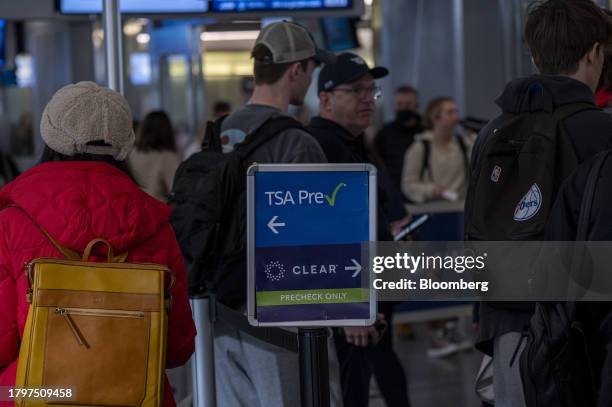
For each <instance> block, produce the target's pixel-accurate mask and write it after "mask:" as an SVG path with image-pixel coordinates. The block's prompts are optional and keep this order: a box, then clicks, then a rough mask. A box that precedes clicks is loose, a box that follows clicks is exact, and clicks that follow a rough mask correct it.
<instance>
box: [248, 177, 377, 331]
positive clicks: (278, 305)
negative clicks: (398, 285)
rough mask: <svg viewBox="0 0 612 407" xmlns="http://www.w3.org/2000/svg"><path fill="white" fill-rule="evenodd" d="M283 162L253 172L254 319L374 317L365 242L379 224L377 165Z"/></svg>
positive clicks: (303, 321)
mask: <svg viewBox="0 0 612 407" xmlns="http://www.w3.org/2000/svg"><path fill="white" fill-rule="evenodd" d="M282 167H283V168H286V169H287V171H279V166H271V165H259V166H255V167H253V168H254V169H255V170H254V171H253V173H252V174H250V178H252V179H250V181H249V188H248V189H249V191H248V192H249V205H250V206H252V208H250V211H249V214H250V217H249V227H250V230H249V237H250V240H253V241H249V245H250V246H249V247H250V258H249V263H250V264H249V266H250V269H249V271H250V273H251V274H252V276H253V277H252V278H253V283H254V284H253V287H252V290H251V292H250V293H249V294H254V298H255V301H254V303H255V304H254V305H255V310H254V312H253V315H251V317H252V322H254V321H253V320H256V323H257V324H268V325H276V324H277V325H289V324H293V325H296V326H298V325H315V324H319V325H326V324H330V325H332V324H333V325H342V324H343V321H344V322H346V324H349V321H350V324H353V325H356V324H357V322H356V321H361V322H364V321H370V320H371V319H372V318H373V315H374V312H373V308H372V304H373V301H372V299H371V298H370V291H369V284H368V281H367V279H365V280H364V276H365V272H363V273H362V270H363V267H362V264H361V258H362V253H361V250H362V243H364V242H368V241H370V240H371V238H372V236H373V234H372V231H373V230H375V225H373V224H372V223H373V216H372V213H373V212H372V211H373V209H375V204H373V203H372V197H373V196H375V195H373V190H374V191H375V188H372V187H371V186H372V185H376V184H375V183H373V182H372V178H373V175H372V173H371V171H372V170H373V169H372V167H369V166H366V165H355V166H353V167H355V170H346V168H348V167H350V166H345V165H344V166H342V167H341V168H342V170H341V171H333V170H331V169H333V168H334V167H333V166H331V165H326V166H324V167H322V166H320V165H311V166H308V165H299V166H289V165H285V166H282ZM309 167H310V168H311V170H307V169H308V168H309ZM323 168H325V170H323ZM338 168H340V167H338ZM267 169H270V171H266V170H267ZM372 189H373V190H372ZM373 201H374V202H375V199H374V200H373ZM251 255H252V256H251ZM364 281H365V282H364ZM332 321H334V322H333V323H332Z"/></svg>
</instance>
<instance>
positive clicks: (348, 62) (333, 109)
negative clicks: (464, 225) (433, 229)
mask: <svg viewBox="0 0 612 407" xmlns="http://www.w3.org/2000/svg"><path fill="white" fill-rule="evenodd" d="M388 73H389V71H388V70H387V68H383V67H375V68H372V69H370V68H369V67H368V65H367V63H366V62H365V61H364V60H363V58H361V57H360V56H359V55H356V54H353V53H348V52H347V53H344V54H341V55H338V57H337V60H336V62H333V63H328V64H326V65H325V66H324V67H323V69H322V70H321V72H320V73H319V83H318V90H319V99H320V111H319V116H317V117H314V118H313V119H312V120H311V121H310V124H309V125H308V130H309V131H310V132H311V134H312V135H313V136H314V137H315V139H316V140H317V141H318V142H319V144H320V145H321V147H322V148H323V151H324V152H325V155H326V157H327V160H328V161H329V162H330V163H367V162H369V163H373V164H377V163H375V162H374V160H373V158H372V156H371V155H370V154H369V153H368V152H367V150H366V147H365V144H364V139H363V134H364V132H365V130H366V129H367V128H368V127H370V126H371V125H372V121H373V116H374V110H375V102H376V100H377V99H379V98H380V96H381V91H380V88H379V87H378V86H377V85H376V82H375V80H376V79H379V78H383V77H385V76H387V75H388ZM381 170H383V169H382V167H381V166H380V165H379V166H378V171H379V172H378V174H379V177H378V182H379V186H378V199H379V202H378V240H392V235H393V234H394V233H397V231H399V229H401V227H402V226H403V225H405V224H407V223H408V221H409V219H410V218H409V216H407V214H406V211H405V209H404V208H403V205H402V200H401V197H400V195H399V192H398V191H397V190H395V189H394V188H393V186H392V185H391V183H390V180H389V178H388V176H387V175H386V173H385V172H384V171H381ZM392 221H394V222H392ZM390 305H391V304H390V303H388V302H387V303H380V304H379V308H380V311H381V312H382V313H383V314H384V315H385V318H386V319H387V320H390V316H391V307H390ZM335 342H336V348H337V352H338V359H339V361H340V373H341V378H342V393H343V398H344V405H346V406H351V407H360V406H367V405H368V394H369V383H370V377H371V374H372V372H374V374H375V376H376V378H377V382H378V385H379V387H380V389H381V392H382V394H383V397H384V398H385V401H386V403H387V405H389V406H408V405H409V401H408V389H407V386H406V376H405V374H404V371H403V368H402V366H401V364H400V362H399V359H398V358H397V355H395V353H394V351H393V348H392V334H391V331H390V329H389V332H387V333H386V334H384V335H383V337H382V338H380V337H379V333H378V331H377V329H376V328H374V327H345V328H341V329H338V330H337V331H336V335H335ZM374 344H375V346H369V345H374Z"/></svg>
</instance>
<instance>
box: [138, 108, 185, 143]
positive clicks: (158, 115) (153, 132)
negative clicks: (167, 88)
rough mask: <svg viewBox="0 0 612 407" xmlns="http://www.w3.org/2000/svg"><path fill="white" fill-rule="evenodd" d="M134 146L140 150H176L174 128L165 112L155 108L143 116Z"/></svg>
mask: <svg viewBox="0 0 612 407" xmlns="http://www.w3.org/2000/svg"><path fill="white" fill-rule="evenodd" d="M136 148H137V149H138V150H140V151H149V150H157V151H164V150H170V151H176V143H175V141H174V129H173V128H172V122H171V121H170V117H168V115H167V114H166V112H164V111H163V110H155V111H152V112H150V113H149V114H147V115H146V116H145V118H144V119H143V121H142V123H141V124H140V127H139V128H138V134H137V135H136Z"/></svg>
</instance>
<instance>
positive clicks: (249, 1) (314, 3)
mask: <svg viewBox="0 0 612 407" xmlns="http://www.w3.org/2000/svg"><path fill="white" fill-rule="evenodd" d="M102 3H103V0H59V1H58V2H57V5H58V10H59V12H60V13H62V14H96V13H102V8H103V6H102ZM119 5H120V8H121V12H122V13H126V14H193V15H198V14H199V15H202V14H206V15H210V14H213V15H224V14H245V13H247V14H250V13H262V12H266V13H287V12H291V13H293V12H316V13H321V12H323V13H332V14H335V13H340V14H346V13H349V14H351V15H360V14H361V13H362V12H363V2H362V0H238V1H236V0H172V1H169V0H121V1H120V3H119Z"/></svg>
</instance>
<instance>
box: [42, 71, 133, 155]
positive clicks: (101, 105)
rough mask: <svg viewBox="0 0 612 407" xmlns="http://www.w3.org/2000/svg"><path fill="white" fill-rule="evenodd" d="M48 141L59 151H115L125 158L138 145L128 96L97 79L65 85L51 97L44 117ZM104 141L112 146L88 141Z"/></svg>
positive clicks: (68, 153)
mask: <svg viewBox="0 0 612 407" xmlns="http://www.w3.org/2000/svg"><path fill="white" fill-rule="evenodd" d="M40 134H41V136H42V138H43V140H44V141H45V143H46V144H47V145H48V146H49V147H50V148H51V149H52V150H54V151H57V152H58V153H61V154H64V155H68V156H73V155H75V154H80V153H89V154H101V155H112V156H113V157H114V158H115V159H116V160H119V161H122V160H125V159H126V157H127V156H128V154H129V153H130V151H131V149H132V146H133V145H134V139H135V137H134V131H133V130H132V114H131V112H130V107H129V105H128V103H127V100H125V98H124V97H123V96H121V95H120V94H119V93H117V92H115V91H114V90H111V89H108V88H105V87H102V86H99V85H97V84H95V83H94V82H79V83H76V84H71V85H67V86H64V87H63V88H61V89H60V90H58V91H57V92H56V93H55V95H53V97H52V98H51V100H50V101H49V103H47V106H46V107H45V110H44V111H43V114H42V118H41V121H40ZM92 141H104V142H105V143H106V144H109V146H100V145H88V144H87V143H90V142H92Z"/></svg>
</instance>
